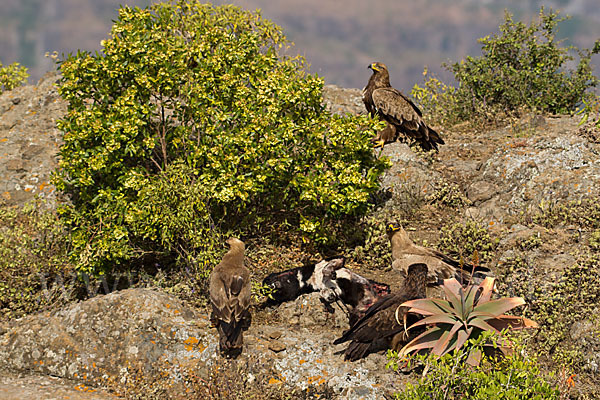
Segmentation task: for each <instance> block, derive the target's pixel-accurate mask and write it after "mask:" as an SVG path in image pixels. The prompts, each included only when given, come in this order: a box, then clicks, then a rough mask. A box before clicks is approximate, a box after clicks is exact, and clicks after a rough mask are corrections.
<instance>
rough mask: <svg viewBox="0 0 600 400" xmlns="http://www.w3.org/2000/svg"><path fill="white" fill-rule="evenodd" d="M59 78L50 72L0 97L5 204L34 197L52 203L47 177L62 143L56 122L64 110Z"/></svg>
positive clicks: (0, 159) (1, 188)
mask: <svg viewBox="0 0 600 400" xmlns="http://www.w3.org/2000/svg"><path fill="white" fill-rule="evenodd" d="M59 77H60V76H59V75H58V73H55V72H54V73H52V72H50V73H48V74H46V75H45V76H44V78H42V79H41V80H40V82H39V84H38V85H36V86H22V87H19V88H16V89H13V90H11V91H8V92H4V93H2V95H0V176H2V177H3V178H2V179H0V199H1V200H4V201H5V202H7V203H8V204H19V205H21V204H24V203H26V202H27V201H28V200H31V199H32V198H33V197H34V196H36V195H39V196H40V197H42V198H46V199H48V200H49V202H50V203H52V202H53V201H54V198H55V192H54V186H52V185H51V183H50V175H51V172H52V171H53V170H54V168H56V165H57V154H58V148H59V146H60V145H61V144H62V134H61V133H60V131H59V130H58V129H57V127H56V121H57V120H58V119H60V118H61V117H62V116H63V115H64V114H65V112H66V110H67V103H66V102H65V101H64V100H62V98H61V97H60V95H59V94H58V88H57V86H56V82H57V81H58V79H59Z"/></svg>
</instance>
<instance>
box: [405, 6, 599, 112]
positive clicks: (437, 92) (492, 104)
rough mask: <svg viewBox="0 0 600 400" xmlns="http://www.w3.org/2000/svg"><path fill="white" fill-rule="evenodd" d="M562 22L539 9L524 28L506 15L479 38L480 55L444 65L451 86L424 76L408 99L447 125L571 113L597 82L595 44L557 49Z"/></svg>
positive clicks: (556, 16)
mask: <svg viewBox="0 0 600 400" xmlns="http://www.w3.org/2000/svg"><path fill="white" fill-rule="evenodd" d="M565 19H566V18H559V16H558V13H556V12H554V11H550V12H547V13H546V12H545V11H544V8H542V9H541V10H540V13H539V18H538V20H536V21H532V22H531V24H530V25H526V24H525V23H523V22H515V21H513V19H512V16H511V15H510V14H509V13H508V12H506V13H505V17H504V23H503V24H502V25H500V33H499V34H492V35H488V36H486V37H484V38H481V39H479V42H480V43H481V45H482V46H481V51H482V55H481V56H479V57H471V56H468V57H467V58H466V60H462V61H461V62H457V63H454V64H444V67H445V68H446V69H448V70H449V71H451V72H452V73H453V74H454V78H455V79H456V81H457V82H458V86H457V87H456V88H452V87H450V86H447V85H445V84H443V83H442V82H440V81H439V80H438V79H436V78H435V77H429V79H428V80H426V82H425V86H424V87H419V86H415V88H414V89H413V91H412V93H413V96H414V97H415V98H416V99H417V100H418V101H419V102H420V103H421V104H422V105H423V106H424V108H425V109H426V110H431V111H433V112H437V113H439V114H438V116H439V118H441V119H442V120H447V121H450V122H458V121H468V120H472V119H476V120H482V121H491V122H494V121H497V120H499V119H501V118H502V117H503V116H505V115H507V114H508V115H515V114H516V115H518V114H519V113H520V111H521V110H522V109H523V108H526V109H529V110H532V109H533V110H538V111H542V112H548V113H554V114H566V113H569V112H571V111H573V110H574V109H575V107H576V106H577V105H578V104H579V103H580V102H581V101H582V99H584V97H585V96H586V95H585V93H586V90H588V89H589V88H592V87H595V86H596V85H597V83H598V79H597V78H596V77H595V76H594V75H593V73H592V68H591V65H590V62H591V56H592V54H595V53H597V52H598V51H600V46H599V45H598V44H596V46H595V47H594V49H592V50H586V49H584V50H579V49H577V48H575V47H573V46H568V47H561V46H560V42H559V41H557V40H556V37H555V36H556V31H557V27H558V24H559V23H560V22H561V21H564V20H565ZM572 52H577V53H578V54H579V63H578V64H577V66H576V68H575V69H574V70H569V69H567V68H566V65H567V63H568V62H569V61H571V60H573V56H572V55H571V53H572ZM425 75H426V76H427V74H425Z"/></svg>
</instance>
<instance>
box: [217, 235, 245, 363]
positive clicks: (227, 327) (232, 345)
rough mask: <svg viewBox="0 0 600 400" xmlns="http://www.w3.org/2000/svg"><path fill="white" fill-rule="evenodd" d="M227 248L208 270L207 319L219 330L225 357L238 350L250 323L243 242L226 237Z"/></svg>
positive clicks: (238, 351) (240, 350) (237, 353)
mask: <svg viewBox="0 0 600 400" xmlns="http://www.w3.org/2000/svg"><path fill="white" fill-rule="evenodd" d="M226 243H227V244H228V245H229V251H228V252H227V253H226V254H225V256H223V260H222V261H221V262H220V263H219V265H217V266H216V267H215V269H213V271H212V273H211V274H210V288H209V292H210V302H211V304H212V313H211V316H210V320H211V322H212V323H213V325H215V326H216V328H217V330H218V331H219V349H220V351H221V354H223V355H224V356H227V357H237V356H238V355H239V354H240V353H241V352H242V347H243V344H244V338H243V334H242V331H243V330H246V329H248V328H249V327H250V323H251V320H252V316H251V315H250V311H248V307H249V306H250V271H248V268H246V267H245V266H244V249H245V246H244V242H242V241H241V240H239V239H236V238H229V239H227V241H226Z"/></svg>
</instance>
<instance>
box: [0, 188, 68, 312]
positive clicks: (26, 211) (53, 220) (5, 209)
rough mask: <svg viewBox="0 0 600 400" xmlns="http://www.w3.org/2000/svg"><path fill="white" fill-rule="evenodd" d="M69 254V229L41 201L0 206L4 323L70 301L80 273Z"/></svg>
mask: <svg viewBox="0 0 600 400" xmlns="http://www.w3.org/2000/svg"><path fill="white" fill-rule="evenodd" d="M68 251H69V243H68V240H67V237H66V235H65V227H64V225H63V224H62V223H61V221H60V219H59V218H58V216H57V215H56V213H54V212H51V211H48V210H45V208H44V204H43V203H42V202H41V201H39V200H36V201H32V202H30V203H28V204H26V205H25V206H24V207H23V208H18V207H14V206H13V207H10V206H7V205H3V204H0V319H3V318H18V317H21V316H23V315H24V314H29V313H32V312H36V311H39V310H41V309H43V308H44V307H46V306H49V305H57V304H62V303H65V302H67V301H68V300H70V296H71V295H72V294H73V293H72V288H67V286H72V285H73V283H74V281H75V274H74V273H73V270H72V265H71V264H70V263H69V262H68Z"/></svg>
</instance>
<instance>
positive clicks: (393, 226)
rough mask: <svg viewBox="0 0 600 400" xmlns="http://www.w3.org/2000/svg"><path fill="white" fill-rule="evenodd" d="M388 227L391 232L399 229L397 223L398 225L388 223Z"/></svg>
mask: <svg viewBox="0 0 600 400" xmlns="http://www.w3.org/2000/svg"><path fill="white" fill-rule="evenodd" d="M388 229H389V230H390V231H392V232H396V231H399V230H400V226H399V225H398V226H396V225H394V224H388Z"/></svg>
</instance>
